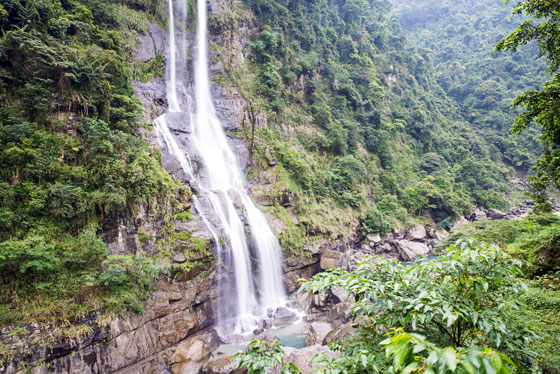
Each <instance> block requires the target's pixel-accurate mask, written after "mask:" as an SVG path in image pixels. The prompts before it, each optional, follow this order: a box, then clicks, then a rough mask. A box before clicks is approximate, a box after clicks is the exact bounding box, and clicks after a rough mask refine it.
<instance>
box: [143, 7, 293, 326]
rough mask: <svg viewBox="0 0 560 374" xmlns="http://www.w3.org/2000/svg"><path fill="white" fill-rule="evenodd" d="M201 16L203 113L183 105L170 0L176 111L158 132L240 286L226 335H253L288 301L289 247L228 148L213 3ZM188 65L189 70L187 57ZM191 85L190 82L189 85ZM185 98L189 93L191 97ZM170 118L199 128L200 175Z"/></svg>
mask: <svg viewBox="0 0 560 374" xmlns="http://www.w3.org/2000/svg"><path fill="white" fill-rule="evenodd" d="M182 7H183V9H182V10H183V14H182V16H183V17H182V18H183V20H185V19H186V2H185V1H184V0H182ZM197 16H198V19H197V31H196V51H197V56H196V57H197V58H196V61H195V67H194V73H195V75H194V84H195V90H194V97H195V100H194V104H195V107H196V110H195V111H193V108H191V107H190V100H189V97H188V95H187V98H186V100H184V101H183V103H186V104H185V105H186V106H185V107H183V108H181V106H180V103H179V99H178V97H177V87H176V80H177V68H176V64H177V61H176V57H177V49H176V45H175V43H176V41H175V23H174V14H173V4H172V0H169V19H170V20H169V43H170V46H169V51H170V52H169V55H170V58H169V64H168V65H169V66H168V71H169V80H168V92H167V95H168V101H169V108H168V112H169V113H167V114H165V115H163V116H161V117H159V118H157V119H156V120H155V121H154V128H155V129H156V133H157V135H158V141H159V142H160V144H161V145H162V146H163V145H165V147H166V148H167V150H168V152H169V153H170V154H171V155H172V156H173V157H174V158H175V159H176V160H177V161H178V163H179V165H180V166H181V168H182V170H183V172H184V173H185V174H186V176H187V178H189V180H190V181H191V184H193V183H194V184H196V191H197V193H198V195H199V196H198V198H196V197H195V198H194V207H195V209H196V210H197V211H198V213H199V214H200V216H201V217H202V220H203V222H204V223H205V224H206V226H207V227H208V228H209V230H210V232H211V233H212V236H213V237H214V240H215V241H216V243H217V246H218V251H219V254H220V259H219V262H220V263H223V265H224V268H225V269H226V270H227V271H228V272H231V273H232V275H231V276H230V277H227V278H228V279H230V281H231V283H233V284H230V285H229V287H228V290H227V291H226V292H224V294H225V295H223V296H224V297H227V298H230V299H233V300H224V301H223V303H221V304H223V306H222V309H223V310H222V311H221V312H222V313H223V314H227V315H228V317H229V318H227V319H228V320H230V321H232V322H230V323H228V325H227V326H226V327H224V328H223V330H225V331H226V332H227V333H234V334H240V333H247V332H251V331H252V330H253V329H254V328H255V327H256V324H257V322H258V320H259V318H260V316H262V315H263V314H265V313H266V312H267V309H269V308H273V309H274V308H275V307H276V306H280V305H283V304H284V303H285V302H286V293H285V290H284V286H283V284H282V250H281V248H280V245H279V243H278V240H277V239H276V237H275V236H274V233H273V231H272V229H271V228H270V226H269V225H268V223H267V221H266V218H265V216H264V215H263V213H262V212H261V211H260V210H259V209H258V208H257V207H256V206H255V204H254V203H253V201H252V200H251V198H250V196H249V194H248V190H247V188H246V186H245V185H246V181H245V180H244V178H243V176H242V171H241V168H240V167H239V162H238V160H237V158H236V156H235V154H234V153H233V151H232V149H231V147H230V145H229V144H228V140H227V137H226V135H225V132H224V130H223V128H222V126H221V124H220V121H219V120H218V117H217V114H216V109H215V107H214V104H213V103H212V97H211V93H210V83H209V68H208V50H207V43H208V40H207V9H206V1H205V0H198V10H197ZM185 38H186V34H185V33H183V39H185ZM183 43H185V40H183ZM183 45H186V44H183ZM180 57H182V59H185V58H186V53H184V54H180ZM182 62H184V66H185V67H186V66H187V64H186V60H185V61H182ZM185 79H186V77H185ZM184 83H186V82H184ZM185 86H186V85H185V84H184V85H183V87H185ZM185 94H187V93H186V92H185ZM181 109H183V111H182V110H181ZM171 112H180V113H174V114H173V115H172V116H171V115H170V113H171ZM168 121H175V122H172V123H174V124H176V125H178V126H182V127H183V128H184V127H190V128H192V133H191V134H190V136H189V141H190V143H191V144H192V146H193V148H194V153H195V154H194V155H193V157H195V158H196V159H197V160H198V161H199V163H198V165H199V168H198V169H199V170H198V173H197V175H195V173H194V172H193V167H192V164H191V160H190V157H189V155H188V154H187V153H186V152H185V151H184V150H182V149H181V147H180V146H179V144H178V143H177V141H176V139H175V137H174V136H173V134H172V133H171V131H170V130H169V127H168ZM187 132H188V131H187ZM161 138H163V140H161ZM200 200H204V201H206V202H207V204H206V205H204V204H201V202H200ZM204 210H206V211H204ZM210 210H211V212H210ZM209 213H211V214H209ZM210 215H211V216H212V217H215V218H216V219H217V222H216V227H217V228H218V230H219V231H220V233H221V235H222V239H223V244H221V240H219V238H218V234H217V231H216V230H214V229H213V228H212V224H211V223H210V222H209V219H208V217H209V216H210ZM243 217H245V219H246V223H247V224H248V230H247V229H246V228H245V225H244V220H243ZM248 236H250V237H251V241H250V242H248V240H247V237H248ZM250 249H253V250H254V256H255V258H256V260H257V265H256V268H257V269H258V274H257V276H253V271H252V269H253V268H254V267H255V266H253V262H252V256H251V251H250ZM222 252H223V253H222ZM233 286H234V287H233Z"/></svg>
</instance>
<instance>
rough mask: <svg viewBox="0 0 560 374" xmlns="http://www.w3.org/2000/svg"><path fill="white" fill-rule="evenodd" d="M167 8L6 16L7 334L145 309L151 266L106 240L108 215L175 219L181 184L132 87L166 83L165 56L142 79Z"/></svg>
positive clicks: (1, 321) (104, 7)
mask: <svg viewBox="0 0 560 374" xmlns="http://www.w3.org/2000/svg"><path fill="white" fill-rule="evenodd" d="M160 6H161V5H160V2H159V1H155V0H127V1H100V0H77V1H66V2H56V1H54V2H53V1H32V2H29V1H20V0H13V1H8V2H3V3H2V6H1V7H0V31H1V32H0V65H1V66H2V68H0V103H1V105H0V106H1V109H0V165H1V166H0V275H1V279H0V287H1V288H2V290H3V292H2V293H1V295H0V310H1V311H2V312H1V313H0V326H4V325H6V324H13V323H21V322H29V321H39V322H51V323H52V322H53V321H56V320H57V319H67V320H69V319H73V318H76V317H82V316H84V315H85V314H86V313H89V312H91V311H93V310H98V309H103V308H109V309H111V310H114V311H116V310H119V309H120V308H121V307H122V306H127V307H133V308H134V309H135V310H140V309H141V307H140V300H141V299H142V298H143V297H145V295H146V287H147V285H148V283H149V281H146V280H147V279H148V280H149V279H152V275H153V272H152V270H149V269H148V268H149V266H147V265H145V264H142V263H141V262H142V261H149V260H148V259H145V258H141V257H137V258H135V259H131V260H130V261H129V260H126V261H125V260H124V259H121V260H118V261H117V260H116V259H109V260H107V259H106V256H107V248H106V246H105V244H104V243H103V241H102V240H101V238H100V237H99V236H98V234H99V231H100V229H101V227H102V225H103V221H104V219H105V218H106V217H107V216H108V215H112V214H118V213H121V214H123V213H125V212H127V211H128V212H134V211H137V208H138V207H139V206H140V205H143V206H144V207H145V209H147V213H148V214H149V215H150V216H153V217H157V216H159V215H162V214H165V213H166V211H167V210H170V209H171V208H172V207H171V206H172V200H173V197H172V195H173V193H174V192H175V187H176V183H175V182H174V181H173V180H172V179H171V177H170V176H169V175H168V174H167V173H166V172H165V171H164V170H163V169H162V167H161V165H160V164H159V162H158V161H157V160H156V158H155V157H153V156H152V155H151V153H152V152H151V151H150V149H149V148H148V145H147V143H146V142H144V141H143V140H141V139H140V137H139V135H138V130H139V128H140V126H141V124H140V123H139V119H140V117H141V105H140V102H139V100H138V99H136V98H135V97H134V90H133V89H132V87H131V84H130V82H131V80H132V79H133V78H135V77H138V76H142V77H149V76H150V75H155V76H161V75H162V62H163V61H162V58H163V57H162V56H158V57H157V58H156V59H155V61H150V62H149V63H148V64H146V65H145V66H141V67H140V69H136V70H134V69H133V58H134V54H135V51H136V42H137V33H139V32H146V31H147V29H148V22H149V18H151V17H152V16H155V15H156V13H158V9H159V7H160ZM139 234H141V233H139ZM139 236H140V239H141V240H142V239H145V237H142V235H139ZM107 261H109V262H107ZM119 279H120V280H119ZM119 282H121V283H119ZM119 284H120V285H119Z"/></svg>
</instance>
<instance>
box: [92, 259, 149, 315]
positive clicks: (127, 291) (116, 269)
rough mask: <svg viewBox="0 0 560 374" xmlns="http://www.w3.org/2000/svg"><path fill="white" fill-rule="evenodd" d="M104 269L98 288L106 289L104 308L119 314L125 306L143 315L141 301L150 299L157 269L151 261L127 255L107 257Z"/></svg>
mask: <svg viewBox="0 0 560 374" xmlns="http://www.w3.org/2000/svg"><path fill="white" fill-rule="evenodd" d="M103 268H104V270H103V272H102V273H101V275H100V277H99V284H100V285H101V286H103V287H105V288H106V296H105V297H104V300H105V301H106V303H107V305H106V308H108V309H109V310H112V311H115V312H118V311H120V308H121V307H122V306H123V305H126V306H129V307H130V308H131V309H132V310H134V311H135V312H140V313H141V312H143V311H144V306H143V302H142V301H143V300H144V299H145V298H146V297H147V296H148V295H149V293H150V291H151V284H152V282H153V281H154V280H156V279H157V277H158V276H159V274H160V267H158V266H157V264H156V263H154V261H153V260H152V259H150V258H147V257H144V256H139V255H130V254H127V255H111V256H108V257H107V258H106V259H105V260H104V261H103Z"/></svg>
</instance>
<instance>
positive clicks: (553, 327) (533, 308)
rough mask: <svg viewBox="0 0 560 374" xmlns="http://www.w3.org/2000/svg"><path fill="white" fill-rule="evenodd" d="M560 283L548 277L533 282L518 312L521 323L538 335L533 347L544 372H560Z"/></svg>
mask: <svg viewBox="0 0 560 374" xmlns="http://www.w3.org/2000/svg"><path fill="white" fill-rule="evenodd" d="M553 282H554V283H553ZM559 284H560V282H558V279H556V280H554V281H551V280H550V278H549V277H546V278H544V279H539V280H536V281H532V282H530V284H529V287H530V288H529V293H528V294H527V295H525V296H524V297H523V298H522V299H521V307H520V308H519V312H518V318H519V321H520V323H522V324H523V325H525V326H527V327H528V328H530V329H531V330H533V331H535V332H536V333H537V335H538V336H539V339H538V340H537V341H535V342H534V343H533V345H532V348H533V349H534V350H535V351H536V352H537V354H538V356H537V361H538V363H539V366H540V367H541V368H542V369H543V372H545V373H557V372H558V368H559V367H560V347H559V346H558V334H560V319H559V317H558V316H560V292H559V289H558V288H557V287H558V285H559ZM554 287H556V289H554Z"/></svg>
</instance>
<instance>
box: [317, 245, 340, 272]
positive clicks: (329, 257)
mask: <svg viewBox="0 0 560 374" xmlns="http://www.w3.org/2000/svg"><path fill="white" fill-rule="evenodd" d="M341 257H342V253H340V252H337V251H333V250H331V249H326V250H325V251H324V252H323V253H322V254H321V261H320V263H319V266H320V267H321V269H323V270H329V269H334V268H336V267H337V266H338V261H339V260H340V258H341Z"/></svg>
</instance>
